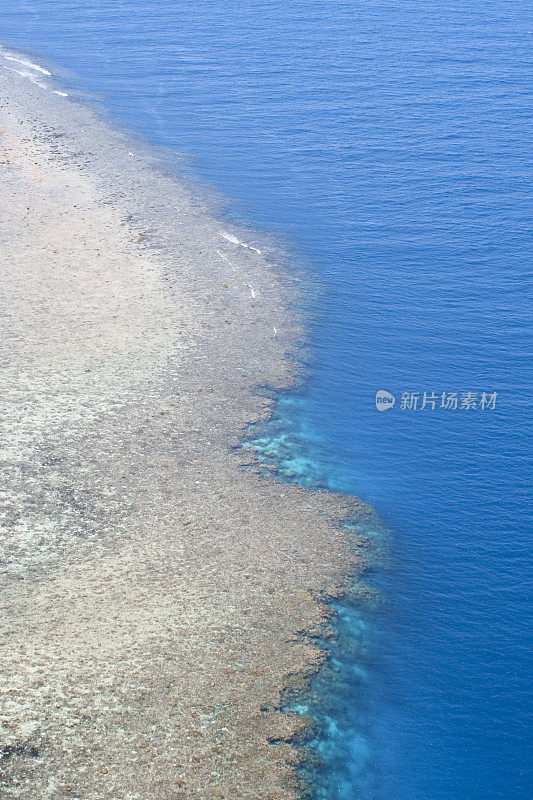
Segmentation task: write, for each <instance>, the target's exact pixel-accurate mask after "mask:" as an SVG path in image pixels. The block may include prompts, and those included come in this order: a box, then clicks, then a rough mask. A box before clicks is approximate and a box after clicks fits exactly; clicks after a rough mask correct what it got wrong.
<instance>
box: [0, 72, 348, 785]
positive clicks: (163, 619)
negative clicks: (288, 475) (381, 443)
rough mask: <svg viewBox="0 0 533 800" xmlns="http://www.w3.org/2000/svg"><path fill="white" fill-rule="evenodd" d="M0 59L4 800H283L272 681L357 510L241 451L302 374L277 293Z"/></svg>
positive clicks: (119, 141) (285, 780)
mask: <svg viewBox="0 0 533 800" xmlns="http://www.w3.org/2000/svg"><path fill="white" fill-rule="evenodd" d="M0 73H1V74H0V97H1V100H0V147H1V149H0V162H1V170H0V182H1V188H0V192H1V198H0V259H1V281H0V323H1V339H0V362H1V370H0V382H1V387H0V407H1V408H0V427H1V436H0V469H1V483H0V635H1V651H0V673H1V680H0V796H1V797H2V798H6V800H7V798H24V799H25V800H34V799H35V800H60V798H61V800H67V798H78V799H79V800H171V799H172V800H180V799H182V800H185V798H186V799H187V800H200V798H202V800H203V799H204V798H227V800H230V798H231V800H239V799H240V798H247V799H249V800H252V798H254V800H258V799H259V798H261V799H264V800H289V799H290V798H293V797H295V796H296V795H297V784H296V782H295V777H294V771H293V767H292V764H293V763H294V762H295V759H296V757H297V755H296V751H295V750H294V749H293V747H292V746H291V744H290V742H289V740H290V738H291V736H292V735H293V734H294V732H295V731H296V730H298V728H299V726H301V724H302V723H301V720H300V718H299V717H296V716H292V715H284V714H282V713H281V712H280V711H279V703H280V692H281V690H282V689H283V687H284V686H285V685H286V683H287V681H289V682H290V680H291V679H292V678H291V676H299V675H305V674H306V673H308V672H309V670H312V669H313V667H314V666H315V665H316V663H317V659H318V658H319V653H318V651H317V650H316V649H315V648H314V647H313V645H312V643H311V640H310V639H309V638H307V639H306V637H305V635H302V633H303V634H305V633H306V632H313V631H314V632H316V631H317V630H318V628H319V626H320V625H321V624H322V623H323V621H324V618H325V609H324V606H323V605H322V604H321V603H320V601H319V600H318V598H320V596H323V593H334V592H335V591H337V590H338V588H339V587H340V586H341V585H342V583H343V581H344V580H345V579H346V576H347V574H348V572H349V571H350V570H353V567H354V556H353V554H351V552H350V549H349V545H348V542H347V539H346V536H345V533H344V531H343V530H342V528H341V527H340V525H339V524H338V520H339V519H340V518H341V517H343V516H346V515H349V514H354V513H357V508H358V506H357V503H356V502H355V501H352V500H349V499H345V498H341V497H337V496H334V495H332V494H327V493H320V492H314V493H313V492H309V491H306V490H304V489H300V488H298V487H296V486H292V485H285V484H283V483H281V482H277V481H275V480H267V479H265V478H263V477H261V476H260V475H259V474H258V472H257V471H256V470H255V468H254V465H253V457H252V456H250V454H246V452H244V451H242V450H240V449H239V448H238V446H237V445H238V443H239V437H240V436H241V434H242V431H243V429H244V428H245V426H246V425H247V424H248V423H249V422H253V421H255V420H258V419H260V418H261V416H263V415H265V414H267V413H268V408H269V401H268V399H266V398H265V397H263V396H261V393H260V392H259V391H258V390H257V389H256V387H257V386H258V385H265V384H268V385H270V386H275V387H282V386H285V385H288V384H289V383H290V382H291V380H293V375H292V374H291V364H290V361H289V360H288V359H287V357H286V352H287V351H288V350H290V349H291V347H292V346H293V344H294V342H296V341H297V339H298V338H299V337H300V336H301V331H300V329H299V323H298V320H297V319H295V318H294V316H293V315H292V314H291V313H290V312H289V310H288V308H289V305H288V301H289V300H290V296H291V292H292V291H293V287H291V281H290V279H289V278H288V277H284V276H283V274H282V272H281V271H280V269H279V268H278V267H276V266H275V264H274V261H275V253H274V252H273V251H272V250H269V248H268V245H265V243H264V242H261V240H260V238H259V237H255V238H254V239H253V240H251V239H250V232H249V231H240V232H239V231H238V230H236V229H235V227H231V228H228V227H227V223H225V222H223V221H221V219H220V218H219V217H218V216H217V214H215V213H213V212H212V211H211V210H210V209H209V208H208V207H207V206H206V204H205V202H204V201H203V200H202V198H201V196H200V195H198V196H195V194H194V191H193V190H191V189H190V188H189V187H187V186H185V185H182V183H181V182H179V181H176V180H175V179H174V178H173V177H172V176H170V175H169V174H167V173H165V171H164V170H163V169H162V168H161V164H159V163H158V161H157V158H156V156H155V155H154V154H153V153H151V152H150V151H148V150H144V149H143V148H142V147H141V146H139V145H137V144H136V143H135V142H134V141H133V142H132V140H131V139H129V138H128V137H127V136H126V135H125V134H124V133H121V132H120V131H117V130H114V129H113V128H111V127H110V126H108V125H107V124H106V123H105V122H103V121H102V120H101V119H100V118H99V117H98V115H97V114H96V113H95V112H94V111H92V110H91V109H89V108H87V107H84V106H83V105H80V104H78V103H75V102H72V101H71V99H70V98H68V97H62V96H60V95H57V94H53V93H52V92H51V91H46V90H45V89H44V88H43V87H42V86H39V85H36V84H34V83H31V82H29V81H28V80H26V79H25V78H24V76H21V75H18V74H16V73H13V72H8V71H7V70H1V71H0ZM247 459H248V461H250V462H251V463H250V465H249V467H248V468H245V467H246V461H247ZM243 465H244V466H243Z"/></svg>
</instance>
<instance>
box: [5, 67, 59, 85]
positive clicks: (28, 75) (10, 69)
mask: <svg viewBox="0 0 533 800" xmlns="http://www.w3.org/2000/svg"><path fill="white" fill-rule="evenodd" d="M0 66H1V67H2V69H7V70H8V72H14V73H16V74H17V75H20V77H21V78H27V79H28V80H29V81H31V82H32V83H35V84H36V86H39V87H40V88H41V89H48V86H47V85H46V83H41V81H39V80H37V78H36V77H35V75H32V74H31V72H26V71H25V70H23V69H13V67H5V66H4V65H3V64H1V65H0Z"/></svg>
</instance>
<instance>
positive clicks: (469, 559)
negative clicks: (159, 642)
mask: <svg viewBox="0 0 533 800" xmlns="http://www.w3.org/2000/svg"><path fill="white" fill-rule="evenodd" d="M0 11H1V14H0V41H1V42H3V43H4V44H5V45H7V46H10V47H12V48H14V49H19V50H22V51H25V52H26V53H28V54H29V55H30V57H31V58H32V59H34V60H36V61H37V63H38V64H40V65H42V66H43V67H44V68H45V69H48V70H49V71H51V72H52V73H53V74H54V75H55V76H57V77H58V78H59V79H60V80H62V81H63V82H64V84H65V85H66V86H67V88H68V90H69V91H71V92H72V93H73V94H74V95H81V96H82V97H89V98H90V99H92V100H97V101H99V102H101V103H102V104H103V105H104V107H105V108H106V109H107V110H108V111H109V113H110V115H111V116H112V117H113V118H114V119H115V120H117V121H119V122H120V123H121V124H123V125H125V126H126V127H128V128H131V129H134V130H135V131H137V132H140V133H141V134H142V135H144V136H145V137H146V138H147V139H148V140H149V141H150V142H152V143H156V144H160V145H165V146H168V147H170V148H172V149H174V150H175V151H176V153H178V152H179V153H181V154H185V155H186V156H187V157H188V158H189V161H190V166H191V168H192V169H193V170H195V171H196V172H197V173H198V174H199V175H201V176H202V177H203V178H204V179H205V180H207V181H208V182H211V183H212V184H213V185H215V186H217V187H220V188H221V189H223V190H224V192H225V193H226V194H227V195H228V196H229V197H231V198H232V200H233V208H232V213H234V214H235V215H236V216H240V217H242V218H244V219H246V220H247V221H250V222H251V223H253V224H256V225H258V226H259V227H261V228H263V229H267V230H271V231H274V232H276V233H280V234H282V235H284V236H285V237H287V239H288V241H289V242H290V245H291V247H292V250H293V253H294V258H295V260H297V261H298V263H299V265H300V266H302V267H303V268H304V269H305V270H307V272H308V275H309V280H310V281H311V282H316V284H317V286H319V287H320V290H319V292H318V294H317V298H316V301H315V303H314V305H313V308H312V311H311V312H310V318H309V331H310V359H311V360H310V367H311V373H310V378H309V380H308V382H307V383H306V384H305V387H304V388H303V389H302V391H301V392H298V393H293V394H290V395H286V396H283V397H282V398H280V402H279V403H278V406H277V413H276V417H275V419H274V420H273V421H272V423H271V425H270V426H269V427H268V429H266V430H263V431H261V432H258V434H257V435H258V436H260V437H262V442H259V444H260V446H261V447H262V448H263V449H264V450H265V451H268V453H267V454H266V455H265V458H267V459H271V460H272V461H274V462H275V463H277V464H278V465H279V466H280V467H281V471H282V474H284V475H285V476H286V477H288V478H289V479H297V480H300V481H303V482H308V483H316V482H319V483H327V484H328V485H329V486H331V487H332V488H340V489H342V490H345V491H349V492H355V493H356V494H359V495H361V496H362V497H364V498H365V499H366V500H368V501H370V502H371V503H373V504H374V506H375V508H376V509H377V511H378V512H379V514H380V517H381V519H382V520H384V521H385V523H386V525H387V527H388V528H389V529H390V531H391V534H390V536H389V537H388V541H389V545H388V548H389V555H388V558H386V559H384V558H381V557H380V559H379V564H378V563H376V567H375V569H374V570H373V571H371V572H370V573H369V574H368V576H366V577H365V580H366V581H367V583H368V586H369V587H370V588H371V589H375V590H379V592H381V593H383V594H384V596H385V597H386V602H385V604H384V605H383V604H380V603H378V602H375V601H374V600H372V597H373V595H372V594H370V593H369V595H368V597H366V598H361V600H360V601H359V600H358V599H357V597H354V598H352V601H351V602H349V603H347V604H337V606H336V610H337V612H338V614H337V617H336V620H335V622H334V625H335V626H336V627H337V633H338V636H337V637H336V638H334V639H332V640H330V641H329V644H328V647H329V649H330V653H331V659H330V662H329V664H328V667H327V669H326V670H325V671H324V673H323V674H322V675H321V676H320V677H319V678H318V679H317V680H316V682H315V684H314V686H313V690H312V692H311V693H310V696H309V697H307V698H304V699H299V700H298V702H299V703H300V710H301V711H302V712H303V713H312V714H313V716H314V717H315V719H316V720H317V723H318V728H317V738H316V740H315V741H314V742H312V746H313V748H314V751H315V752H316V753H317V754H318V755H319V759H318V760H317V761H316V762H313V763H312V764H311V763H310V765H309V766H308V771H307V777H308V778H309V780H310V781H311V785H312V787H313V792H314V794H315V796H316V797H320V798H326V799H327V800H334V799H336V800H339V799H340V798H342V799H343V800H345V798H371V799H372V800H376V799H377V798H380V799H381V800H460V799H461V800H462V798H467V799H468V800H487V799H488V798H490V799H491V800H495V799H496V798H497V799H498V800H523V799H524V800H525V798H529V797H531V796H532V791H531V790H532V786H531V781H530V775H529V774H528V758H529V757H530V755H531V753H528V750H527V741H528V740H527V725H528V723H531V715H530V714H528V701H529V700H530V695H529V688H530V675H531V673H532V664H531V660H530V659H529V655H528V652H529V651H528V648H527V644H528V642H527V624H528V622H530V617H529V616H528V615H529V607H528V605H527V599H528V591H529V586H528V576H530V574H531V573H530V571H529V567H530V547H531V536H530V534H531V517H529V516H528V513H527V508H528V506H527V501H528V482H529V480H530V478H531V460H530V459H529V457H528V439H529V432H530V424H531V413H530V408H531V396H532V388H533V387H532V384H531V372H530V362H529V361H528V352H530V344H531V328H530V308H531V294H530V292H529V291H528V290H529V289H530V285H528V275H529V273H528V258H529V256H530V254H531V243H532V237H531V226H530V219H531V217H530V212H531V204H530V202H529V199H528V198H529V194H528V187H529V179H530V177H531V175H530V171H529V166H530V162H529V156H530V145H531V124H530V122H531V117H530V109H531V100H532V97H531V85H532V84H531V74H532V65H531V44H532V41H531V38H532V37H531V34H530V31H531V22H532V20H531V12H530V9H529V4H526V3H525V2H524V0H514V2H509V1H508V0H498V2H496V1H495V0H480V2H477V3H471V2H466V0H461V1H459V0H455V1H454V0H449V2H445V1H444V0H428V1H427V2H419V0H416V1H415V0H402V2H398V0H394V2H393V0H352V2H343V1H342V0H330V2H323V0H322V2H318V1H317V0H294V1H293V2H291V3H287V2H281V0H242V2H238V3H237V2H228V0H220V1H219V2H214V1H213V2H208V0H196V2H194V3H192V2H183V1H182V0H172V1H171V0H159V2H157V3H154V2H149V0H101V2H97V0H93V1H92V2H91V1H90V0H77V1H76V2H69V1H68V0H55V2H52V3H51V2H45V0H20V2H18V3H16V4H14V3H7V2H6V1H5V0H0ZM39 75H40V76H41V77H43V73H39ZM43 91H46V90H45V89H43ZM179 158H180V163H182V161H181V156H180V157H179ZM176 159H177V160H178V156H176ZM378 389H384V390H387V391H389V392H391V393H392V394H394V395H395V397H396V404H395V406H394V408H392V409H390V410H388V411H386V412H384V413H378V412H377V411H376V408H375V405H374V396H375V393H376V391H377V390H378ZM443 391H445V392H453V391H457V392H459V395H460V394H461V393H464V392H469V391H470V392H473V393H477V395H478V396H477V404H478V405H477V407H476V408H470V409H468V408H463V409H461V408H458V409H457V410H454V409H453V408H449V409H444V408H441V407H440V402H441V401H440V398H441V394H442V392H443ZM484 391H485V392H488V393H493V392H497V401H496V407H495V408H486V409H485V410H481V409H480V407H479V404H480V400H481V393H482V392H484ZM402 392H419V393H420V397H419V407H418V408H417V409H416V410H415V409H411V410H410V409H407V408H402V407H401V394H402ZM424 392H427V393H428V394H429V393H431V392H435V395H436V398H437V400H436V404H435V408H432V402H431V396H430V398H429V400H428V398H426V407H425V408H424V409H422V408H421V407H420V405H421V404H422V402H423V393H424ZM363 533H364V535H368V536H370V538H372V537H374V538H375V539H376V541H377V540H379V539H380V538H382V537H383V535H384V534H383V532H382V531H380V530H379V526H378V527H375V526H374V522H369V523H368V524H367V528H366V529H365V531H364V532H363ZM377 550H380V547H378V548H377ZM294 702H296V701H294Z"/></svg>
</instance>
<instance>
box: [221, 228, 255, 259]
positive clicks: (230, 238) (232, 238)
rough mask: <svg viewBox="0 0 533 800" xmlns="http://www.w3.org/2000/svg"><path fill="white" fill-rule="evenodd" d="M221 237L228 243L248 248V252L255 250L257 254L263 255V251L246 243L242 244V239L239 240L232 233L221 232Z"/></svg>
mask: <svg viewBox="0 0 533 800" xmlns="http://www.w3.org/2000/svg"><path fill="white" fill-rule="evenodd" d="M220 235H221V236H222V238H223V239H226V240H227V241H228V242H231V243H232V244H238V245H239V246H240V247H246V249H247V250H254V251H255V252H256V253H259V255H261V250H258V249H257V247H252V245H251V244H246V242H241V240H240V239H237V237H236V236H234V235H233V234H232V233H227V231H220Z"/></svg>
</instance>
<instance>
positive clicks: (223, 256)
mask: <svg viewBox="0 0 533 800" xmlns="http://www.w3.org/2000/svg"><path fill="white" fill-rule="evenodd" d="M217 253H218V255H219V256H220V258H223V259H224V261H225V262H226V263H227V264H229V265H230V267H231V268H232V270H233V272H237V269H236V268H235V267H234V266H233V264H232V263H231V261H230V260H229V258H227V257H226V256H225V255H224V253H221V252H220V250H217Z"/></svg>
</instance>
